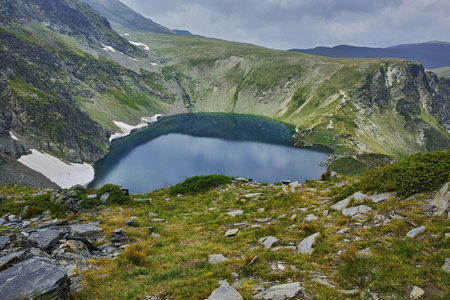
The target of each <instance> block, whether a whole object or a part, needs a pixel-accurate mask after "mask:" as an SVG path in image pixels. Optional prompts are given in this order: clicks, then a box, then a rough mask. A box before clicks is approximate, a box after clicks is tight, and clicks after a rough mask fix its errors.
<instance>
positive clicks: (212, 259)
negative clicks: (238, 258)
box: [208, 254, 228, 265]
mask: <svg viewBox="0 0 450 300" xmlns="http://www.w3.org/2000/svg"><path fill="white" fill-rule="evenodd" d="M226 260H228V258H226V257H225V256H223V254H211V255H209V257H208V262H209V263H210V264H212V265H218V264H220V263H221V262H223V261H226Z"/></svg>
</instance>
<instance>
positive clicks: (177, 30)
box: [172, 29, 192, 35]
mask: <svg viewBox="0 0 450 300" xmlns="http://www.w3.org/2000/svg"><path fill="white" fill-rule="evenodd" d="M172 31H173V32H175V33H178V34H181V35H192V33H191V32H190V31H189V30H181V29H173V30H172Z"/></svg>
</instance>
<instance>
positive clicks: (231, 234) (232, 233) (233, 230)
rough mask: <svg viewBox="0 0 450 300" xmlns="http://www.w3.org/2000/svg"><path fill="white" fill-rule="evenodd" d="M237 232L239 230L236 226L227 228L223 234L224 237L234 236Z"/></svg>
mask: <svg viewBox="0 0 450 300" xmlns="http://www.w3.org/2000/svg"><path fill="white" fill-rule="evenodd" d="M238 232H239V229H238V228H235V229H230V230H228V231H227V232H225V236H226V237H231V236H235V235H236V234H237V233H238Z"/></svg>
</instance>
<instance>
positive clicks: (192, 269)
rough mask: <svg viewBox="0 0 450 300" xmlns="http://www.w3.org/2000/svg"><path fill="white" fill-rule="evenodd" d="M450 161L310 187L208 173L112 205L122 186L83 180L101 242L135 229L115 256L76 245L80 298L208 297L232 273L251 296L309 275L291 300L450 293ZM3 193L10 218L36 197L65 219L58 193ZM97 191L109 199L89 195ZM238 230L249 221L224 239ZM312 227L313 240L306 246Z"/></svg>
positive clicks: (430, 158)
mask: <svg viewBox="0 0 450 300" xmlns="http://www.w3.org/2000/svg"><path fill="white" fill-rule="evenodd" d="M449 158H450V156H449V152H448V151H446V152H434V153H430V154H426V155H415V156H412V157H408V158H407V159H405V160H403V161H401V162H400V163H398V164H393V165H391V166H389V167H385V168H381V169H375V170H373V171H370V172H368V173H365V174H364V175H363V176H362V177H361V176H360V177H332V178H327V176H325V178H326V181H314V180H308V181H306V182H305V183H302V184H298V183H291V184H275V185H268V184H264V183H258V182H249V181H245V180H243V179H233V182H229V178H225V177H221V176H210V177H197V178H190V179H188V180H186V181H185V182H184V183H182V184H180V186H183V194H180V193H179V192H180V190H179V189H178V187H177V186H174V187H172V188H167V189H161V190H157V191H154V192H152V193H148V194H135V195H131V196H130V197H125V198H124V197H123V195H122V196H120V197H118V198H115V197H116V196H114V198H111V199H116V200H117V202H116V200H111V201H110V203H109V204H106V205H104V204H101V201H100V202H96V201H98V199H99V198H100V197H101V196H102V195H103V194H104V192H106V191H111V192H112V191H113V190H115V189H117V187H114V186H112V185H105V187H104V188H102V189H101V190H98V191H95V190H85V189H80V188H79V187H78V188H76V189H74V191H77V193H76V194H77V195H78V196H77V197H78V199H81V200H82V201H83V202H84V203H85V205H84V206H85V207H90V208H89V209H87V210H84V211H81V212H80V213H78V214H76V215H74V214H70V215H68V216H67V217H66V220H68V221H70V224H72V225H73V224H78V223H80V222H81V223H89V222H97V221H100V223H99V226H100V227H101V228H102V229H103V232H104V234H105V236H106V237H105V239H104V240H103V241H101V242H95V245H96V246H97V247H99V249H104V251H106V252H105V253H108V252H107V251H109V250H108V249H110V248H111V247H112V246H111V243H112V240H111V242H110V239H111V238H112V237H113V236H114V234H113V231H114V230H115V231H114V232H117V231H118V230H116V229H119V228H124V229H125V231H126V234H127V235H128V237H129V239H130V240H129V242H127V243H125V245H123V246H122V247H121V248H120V249H121V250H120V253H117V254H115V255H113V256H108V255H107V256H102V257H99V256H98V254H92V255H90V254H88V253H87V252H82V251H81V252H77V250H74V251H75V252H74V253H73V255H76V257H78V258H79V259H78V262H77V269H76V271H75V273H74V275H72V276H74V277H73V278H74V280H75V279H76V280H75V282H79V280H80V278H81V286H80V285H79V284H78V283H77V284H76V285H75V288H76V290H72V292H71V296H70V297H71V298H72V299H206V298H207V297H208V296H209V295H210V294H211V293H212V292H213V290H215V289H216V288H218V287H219V283H218V282H219V281H220V280H227V281H228V283H229V284H230V285H232V286H233V288H234V289H236V291H237V292H239V293H240V294H241V295H242V297H243V298H244V299H255V297H256V298H261V297H262V296H261V295H257V294H259V293H260V292H264V291H268V290H269V288H271V287H273V286H277V285H282V284H287V283H292V284H294V283H296V284H298V290H297V291H296V294H295V295H293V296H292V297H290V299H343V298H345V299H407V298H409V297H410V293H411V292H412V290H413V289H415V287H419V288H420V289H422V290H423V291H424V292H425V298H426V299H447V298H448V297H450V290H449V283H450V274H449V273H447V272H450V268H449V267H447V269H445V270H444V268H442V267H443V266H444V264H445V262H446V259H448V258H449V257H450V244H449V241H450V238H449V234H450V230H449V226H450V221H449V219H448V217H447V213H448V201H449V200H450V199H449V196H450V190H449V184H448V182H449V179H450V178H449V172H450V171H449V170H450V169H449V168H448V165H449V164H450V160H449ZM441 165H444V166H446V167H441ZM386 174H390V175H391V176H392V177H395V178H398V179H397V180H396V181H395V182H396V184H393V185H389V186H387V185H386V183H388V182H391V181H390V180H384V181H381V182H380V184H379V185H378V186H371V185H370V182H376V181H378V180H379V178H385V175H386ZM222 179H225V180H226V181H225V182H228V183H221V180H222ZM410 182H414V183H420V184H414V185H412V186H411V185H409V183H410ZM445 183H447V184H445ZM199 185H201V186H202V189H201V190H199V189H197V186H199ZM382 186H384V187H383V188H381V187H382ZM190 187H192V190H189V189H190ZM397 187H400V188H402V189H403V190H397ZM441 187H442V188H441ZM359 188H362V190H363V191H365V193H366V194H365V195H364V194H362V193H361V191H360V190H358V189H359ZM0 191H1V193H2V195H4V196H3V197H2V200H1V201H2V202H1V211H0V215H3V214H4V213H6V212H8V211H9V212H11V213H13V214H16V215H17V214H19V212H20V211H21V210H22V209H23V207H24V206H25V205H27V206H28V209H27V215H24V217H25V218H31V217H33V216H34V217H36V214H39V213H42V212H43V210H45V209H50V212H49V213H50V214H52V215H53V217H55V216H59V218H64V206H61V205H59V206H58V205H56V204H54V203H52V202H50V200H49V199H50V194H49V193H46V192H43V191H40V190H37V189H31V188H23V187H14V186H4V187H0ZM119 191H120V190H119ZM356 191H360V192H358V193H355V192H356ZM376 191H390V192H391V193H388V194H380V193H374V194H372V192H376ZM38 192H39V193H40V194H36V193H38ZM95 192H97V197H98V198H87V197H86V195H93V194H95ZM114 193H116V192H114ZM410 194H413V195H412V196H409V195H410ZM117 195H118V194H117ZM347 196H349V197H348V198H345V197H347ZM52 197H53V193H52ZM405 197H406V198H405ZM344 198H345V199H344ZM88 199H91V200H88ZM92 199H97V200H96V201H93V200H92ZM342 199H344V200H342ZM442 199H446V200H445V201H444V202H442V201H443V200H442ZM17 200H20V201H17ZM76 201H78V200H75V202H76ZM89 203H90V204H89ZM117 203H120V205H119V204H117ZM439 203H441V204H439ZM443 203H445V205H444V204H443ZM99 204H101V205H100V206H99ZM442 205H444V206H442ZM67 213H69V212H67ZM61 214H62V215H63V216H61ZM47 219H48V221H46V222H47V223H48V222H54V221H55V220H53V219H50V218H47ZM26 220H28V219H26ZM34 220H35V222H37V221H36V220H40V218H35V219H34ZM44 224H46V223H44ZM125 224H128V226H127V225H125ZM31 226H33V225H32V223H31ZM230 229H239V230H238V231H237V233H235V234H234V235H230V236H228V237H227V236H225V233H226V232H228V231H229V230H230ZM413 229H414V231H413V232H415V233H414V234H413V233H411V230H413ZM416 231H417V232H416ZM5 233H6V234H9V233H8V229H7V228H1V230H0V235H1V234H5ZM312 235H316V236H317V237H316V239H315V240H314V241H313V242H312V244H311V245H312V248H310V249H309V250H304V249H303V247H304V245H302V243H303V241H304V239H305V238H308V237H310V236H312ZM61 243H62V242H61ZM59 249H61V248H59ZM301 249H303V250H301ZM60 251H61V250H56V251H55V252H54V254H51V255H55V257H56V255H57V253H59V252H60ZM213 254H215V255H214V256H212V255H213ZM218 254H222V256H223V258H224V260H223V261H221V260H222V259H219V260H217V259H218V258H217V256H216V255H218ZM58 255H59V254H58ZM212 257H215V259H212ZM79 275H81V277H79ZM280 297H281V296H280ZM280 299H285V298H280ZM286 299H288V298H286Z"/></svg>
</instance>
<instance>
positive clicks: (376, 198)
mask: <svg viewBox="0 0 450 300" xmlns="http://www.w3.org/2000/svg"><path fill="white" fill-rule="evenodd" d="M396 196H397V193H382V194H375V195H370V196H368V198H370V199H372V202H373V203H380V202H382V201H384V200H386V199H388V198H391V197H396Z"/></svg>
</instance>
